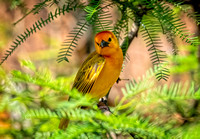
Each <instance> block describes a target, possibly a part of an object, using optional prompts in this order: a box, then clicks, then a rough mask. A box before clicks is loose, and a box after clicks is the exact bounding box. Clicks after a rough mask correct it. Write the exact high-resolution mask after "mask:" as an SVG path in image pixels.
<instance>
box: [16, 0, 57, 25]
mask: <svg viewBox="0 0 200 139" xmlns="http://www.w3.org/2000/svg"><path fill="white" fill-rule="evenodd" d="M51 1H52V2H51ZM56 3H57V1H56V0H44V1H42V2H39V3H37V4H35V5H34V6H33V8H32V9H31V10H30V11H29V12H28V13H26V14H25V15H24V16H23V17H22V18H20V19H19V20H17V21H16V22H15V23H14V25H16V24H18V23H19V22H20V21H22V20H23V19H24V18H25V17H27V16H28V15H29V14H31V13H33V14H38V13H39V12H40V10H41V9H43V8H44V7H47V6H49V5H50V6H52V5H53V4H56Z"/></svg>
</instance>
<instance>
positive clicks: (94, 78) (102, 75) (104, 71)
mask: <svg viewBox="0 0 200 139" xmlns="http://www.w3.org/2000/svg"><path fill="white" fill-rule="evenodd" d="M94 43H95V49H96V51H94V52H93V53H91V54H90V55H89V56H88V57H87V59H86V60H85V61H84V62H83V64H82V66H81V68H80V69H79V71H78V73H77V75H76V78H75V80H74V84H73V87H72V88H76V89H77V90H78V91H79V92H82V93H83V94H86V93H87V94H89V95H90V96H91V97H92V98H98V99H99V98H102V97H104V96H105V95H106V94H107V93H108V92H109V90H110V88H111V87H112V86H113V84H114V83H115V82H116V81H117V80H118V78H119V75H120V72H121V68H122V63H123V53H122V49H121V48H120V47H119V43H118V40H117V38H116V36H115V35H114V34H113V33H112V32H110V31H102V32H99V33H97V34H96V36H95V38H94ZM68 123H69V120H68V119H61V121H60V125H59V128H61V129H65V128H66V127H67V125H68Z"/></svg>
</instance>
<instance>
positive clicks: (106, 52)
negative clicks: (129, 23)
mask: <svg viewBox="0 0 200 139" xmlns="http://www.w3.org/2000/svg"><path fill="white" fill-rule="evenodd" d="M94 41H95V48H96V52H97V53H98V54H100V55H102V56H111V55H113V54H114V53H116V51H118V50H119V49H120V47H119V43H118V40H117V38H116V36H115V35H114V34H113V33H112V32H110V31H102V32H99V33H97V34H96V36H95V39H94Z"/></svg>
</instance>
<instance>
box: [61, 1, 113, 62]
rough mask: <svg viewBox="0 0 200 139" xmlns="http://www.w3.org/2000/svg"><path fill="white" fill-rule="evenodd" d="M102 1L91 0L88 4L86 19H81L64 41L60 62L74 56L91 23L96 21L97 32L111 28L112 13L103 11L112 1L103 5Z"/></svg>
mask: <svg viewBox="0 0 200 139" xmlns="http://www.w3.org/2000/svg"><path fill="white" fill-rule="evenodd" d="M100 4H101V3H100V1H98V2H95V3H94V2H93V1H91V2H90V4H89V5H88V6H86V7H85V9H84V11H85V12H86V13H87V14H86V16H85V19H83V20H82V21H79V22H78V24H77V26H76V27H75V28H74V30H73V31H72V32H71V33H70V35H69V39H67V40H66V41H65V42H64V43H63V48H61V49H60V52H59V54H58V59H57V61H58V62H62V61H63V60H65V61H67V62H69V60H68V57H69V56H72V52H73V51H74V48H75V47H76V46H77V45H78V40H79V39H80V37H81V36H82V35H83V34H84V32H85V31H87V29H88V28H89V25H91V24H92V25H93V23H95V30H96V32H99V31H102V30H111V28H110V24H111V23H110V20H108V18H110V17H111V16H110V13H109V12H106V11H105V12H103V9H105V8H107V7H108V6H110V5H111V4H110V3H108V4H107V3H106V4H105V5H104V6H103V7H101V6H100Z"/></svg>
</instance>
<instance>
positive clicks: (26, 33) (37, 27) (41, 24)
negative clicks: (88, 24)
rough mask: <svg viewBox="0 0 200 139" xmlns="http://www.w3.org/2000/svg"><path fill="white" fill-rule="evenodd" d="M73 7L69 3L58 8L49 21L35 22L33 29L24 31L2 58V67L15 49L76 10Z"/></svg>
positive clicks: (49, 15)
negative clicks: (61, 17)
mask: <svg viewBox="0 0 200 139" xmlns="http://www.w3.org/2000/svg"><path fill="white" fill-rule="evenodd" d="M72 6H73V5H71V3H67V5H63V7H62V8H57V9H56V10H55V12H54V13H52V12H50V13H49V14H48V17H47V19H45V20H44V19H42V18H41V19H40V20H38V21H37V22H35V24H33V26H32V27H30V28H29V29H26V31H24V33H23V34H20V35H18V36H17V38H16V39H15V41H13V44H11V47H10V48H9V50H6V53H5V56H3V57H2V59H1V62H0V65H1V64H3V62H4V61H6V60H7V59H8V57H9V56H10V55H11V54H12V53H13V52H14V51H15V49H16V48H18V47H19V46H20V45H21V44H22V43H23V42H25V41H26V39H28V38H29V37H30V36H31V35H32V34H34V33H36V31H37V30H40V29H41V28H43V27H45V26H46V25H47V24H49V23H50V22H51V21H53V20H54V19H55V18H57V17H58V16H60V15H64V14H65V13H66V12H69V11H72V10H76V8H75V9H74V8H72Z"/></svg>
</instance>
